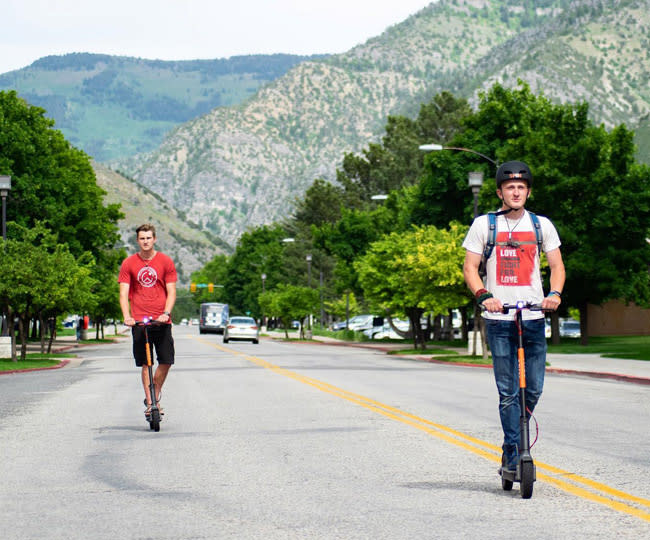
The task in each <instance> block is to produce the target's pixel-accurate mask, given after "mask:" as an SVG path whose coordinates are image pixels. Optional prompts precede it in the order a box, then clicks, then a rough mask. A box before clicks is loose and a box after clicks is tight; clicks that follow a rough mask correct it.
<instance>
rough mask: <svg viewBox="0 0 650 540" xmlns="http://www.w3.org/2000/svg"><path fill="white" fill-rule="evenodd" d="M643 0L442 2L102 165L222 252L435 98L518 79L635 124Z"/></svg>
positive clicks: (641, 93) (643, 43) (639, 106)
mask: <svg viewBox="0 0 650 540" xmlns="http://www.w3.org/2000/svg"><path fill="white" fill-rule="evenodd" d="M648 7H649V6H648V1H647V0H645V1H638V0H637V1H631V0H628V1H625V0H619V1H610V2H605V1H598V0H583V1H568V0H545V1H536V2H533V1H532V0H527V1H515V0H440V1H439V2H437V3H435V4H430V5H429V6H428V7H426V8H424V9H422V10H421V11H419V12H418V13H416V14H414V15H413V16H411V17H409V18H408V19H406V20H405V21H403V22H402V23H399V24H396V25H394V26H392V27H390V28H388V29H387V30H386V31H385V32H384V33H383V34H382V35H380V36H378V37H376V38H373V39H370V40H368V41H367V42H366V43H364V44H362V45H359V46H357V47H355V48H353V49H352V50H350V51H348V52H347V53H344V54H340V55H335V56H331V57H328V58H324V59H319V60H312V61H305V62H302V63H300V64H298V65H296V66H295V67H293V68H292V69H291V70H289V71H288V72H287V73H286V74H285V75H283V76H282V77H280V78H278V79H276V80H275V81H273V82H272V83H269V84H268V85H266V86H264V87H263V88H261V89H260V90H259V91H258V92H257V93H256V94H255V96H254V97H252V98H250V99H249V100H247V101H246V102H244V103H242V104H241V105H238V106H233V107H217V108H215V109H214V110H212V111H210V112H209V113H207V114H205V115H203V116H201V117H198V118H195V119H193V120H191V121H189V122H187V123H185V124H183V125H181V126H179V127H177V128H175V129H174V130H173V131H171V132H170V133H169V134H168V135H167V137H166V138H165V140H164V141H163V142H162V144H161V145H160V147H159V148H157V149H156V150H155V151H153V152H150V153H146V154H142V155H138V156H135V157H134V158H131V159H127V160H120V161H119V162H116V163H114V164H113V166H114V167H118V168H120V169H121V170H124V171H127V172H128V174H129V175H131V176H133V177H134V178H135V179H137V181H138V182H140V183H142V184H143V185H146V186H147V187H149V188H150V189H151V190H152V191H154V192H156V193H159V194H160V195H161V196H163V197H164V198H165V200H167V201H168V202H169V203H170V204H171V205H172V206H174V207H177V208H181V209H183V211H185V212H186V213H187V215H188V217H189V218H190V219H192V220H193V221H195V222H196V223H198V224H199V225H200V226H201V227H202V228H204V229H207V230H210V231H212V232H214V233H215V234H217V235H219V236H220V237H221V238H223V239H224V240H226V241H227V242H229V243H234V242H235V241H236V240H237V238H238V237H239V235H240V234H241V233H242V232H243V231H244V230H245V229H246V227H249V226H256V225H259V224H262V223H268V222H271V221H274V220H278V219H281V218H283V217H286V216H287V215H288V214H289V213H290V211H291V207H292V202H293V201H294V199H295V198H296V197H300V196H301V195H302V194H303V193H304V191H305V189H306V188H307V187H308V186H309V185H310V184H311V183H312V182H313V180H314V179H315V178H317V177H324V178H326V179H330V180H331V179H334V178H335V170H336V167H337V165H338V164H339V163H340V162H341V160H342V157H343V154H344V152H359V151H360V150H361V149H363V148H364V147H366V146H367V145H368V143H369V142H371V141H375V140H377V138H378V137H379V136H380V135H381V133H382V131H383V127H384V125H385V122H386V117H387V115H389V114H411V115H412V114H415V113H416V112H417V110H418V107H419V104H420V103H422V102H424V101H428V100H429V99H430V98H431V97H432V96H433V95H435V94H436V93H438V92H440V91H442V90H452V91H453V92H454V93H455V94H457V95H460V96H465V97H467V98H469V99H470V101H471V102H473V103H476V100H477V92H478V91H480V90H483V89H486V88H488V87H490V86H491V85H492V84H493V83H494V82H495V81H500V82H501V83H503V84H504V85H506V86H513V85H516V84H517V80H518V79H519V78H521V79H523V80H524V81H527V82H528V83H529V84H530V85H531V87H532V88H533V90H534V91H536V92H543V93H544V94H545V95H547V96H548V97H549V98H551V99H553V100H555V101H558V102H566V101H570V102H576V101H582V100H586V101H588V102H589V103H590V106H591V114H592V118H593V119H594V120H595V121H596V122H597V123H600V122H603V123H604V124H605V125H607V126H613V125H614V124H616V123H620V122H626V123H627V124H629V125H630V126H631V127H633V128H634V127H635V126H636V125H637V124H638V123H639V122H641V121H643V118H644V117H647V115H648V111H649V110H650V88H649V87H648V85H647V81H648V72H649V69H650V61H649V58H648V52H647V51H648V47H647V45H648V39H649V38H648V35H649V33H648V26H649V24H650V10H648Z"/></svg>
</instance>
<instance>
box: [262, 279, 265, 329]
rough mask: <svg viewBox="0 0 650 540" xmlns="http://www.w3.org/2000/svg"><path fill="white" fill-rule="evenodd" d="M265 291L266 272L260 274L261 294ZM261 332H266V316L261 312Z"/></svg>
mask: <svg viewBox="0 0 650 540" xmlns="http://www.w3.org/2000/svg"><path fill="white" fill-rule="evenodd" d="M265 292H266V274H262V294H264V293H265ZM262 332H266V317H265V316H264V312H262Z"/></svg>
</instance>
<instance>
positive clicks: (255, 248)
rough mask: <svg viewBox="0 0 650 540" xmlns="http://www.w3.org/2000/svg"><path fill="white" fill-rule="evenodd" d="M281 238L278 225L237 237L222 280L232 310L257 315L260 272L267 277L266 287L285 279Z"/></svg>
mask: <svg viewBox="0 0 650 540" xmlns="http://www.w3.org/2000/svg"><path fill="white" fill-rule="evenodd" d="M283 238H285V232H284V230H283V229H282V228H281V227H280V226H277V225H276V226H272V227H271V226H263V227H258V228H257V229H253V230H250V231H247V232H245V233H244V234H243V235H242V236H241V237H240V239H239V242H238V243H237V246H236V248H235V252H234V253H233V254H232V255H231V256H230V257H229V259H228V266H227V273H226V275H225V276H224V280H223V281H224V285H225V292H226V300H227V301H228V303H229V304H230V305H231V308H232V309H231V311H234V312H235V313H236V312H237V311H239V312H240V313H246V312H249V313H251V314H252V315H253V316H254V317H258V318H259V317H260V315H261V310H260V306H259V304H258V297H259V295H260V293H261V292H262V274H265V275H266V276H267V277H266V287H267V289H272V288H273V287H275V285H277V284H278V283H284V282H285V275H286V272H287V267H286V266H285V265H284V254H283V249H284V244H283V242H282V239H283Z"/></svg>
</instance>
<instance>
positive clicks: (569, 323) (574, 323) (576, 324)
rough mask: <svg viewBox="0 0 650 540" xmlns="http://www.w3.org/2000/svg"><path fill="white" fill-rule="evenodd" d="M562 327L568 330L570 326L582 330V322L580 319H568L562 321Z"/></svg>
mask: <svg viewBox="0 0 650 540" xmlns="http://www.w3.org/2000/svg"><path fill="white" fill-rule="evenodd" d="M562 327H563V328H564V329H565V330H566V329H569V328H575V329H576V330H580V322H578V321H566V322H564V323H562Z"/></svg>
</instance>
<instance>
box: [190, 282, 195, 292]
mask: <svg viewBox="0 0 650 540" xmlns="http://www.w3.org/2000/svg"><path fill="white" fill-rule="evenodd" d="M190 292H196V283H190Z"/></svg>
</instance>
